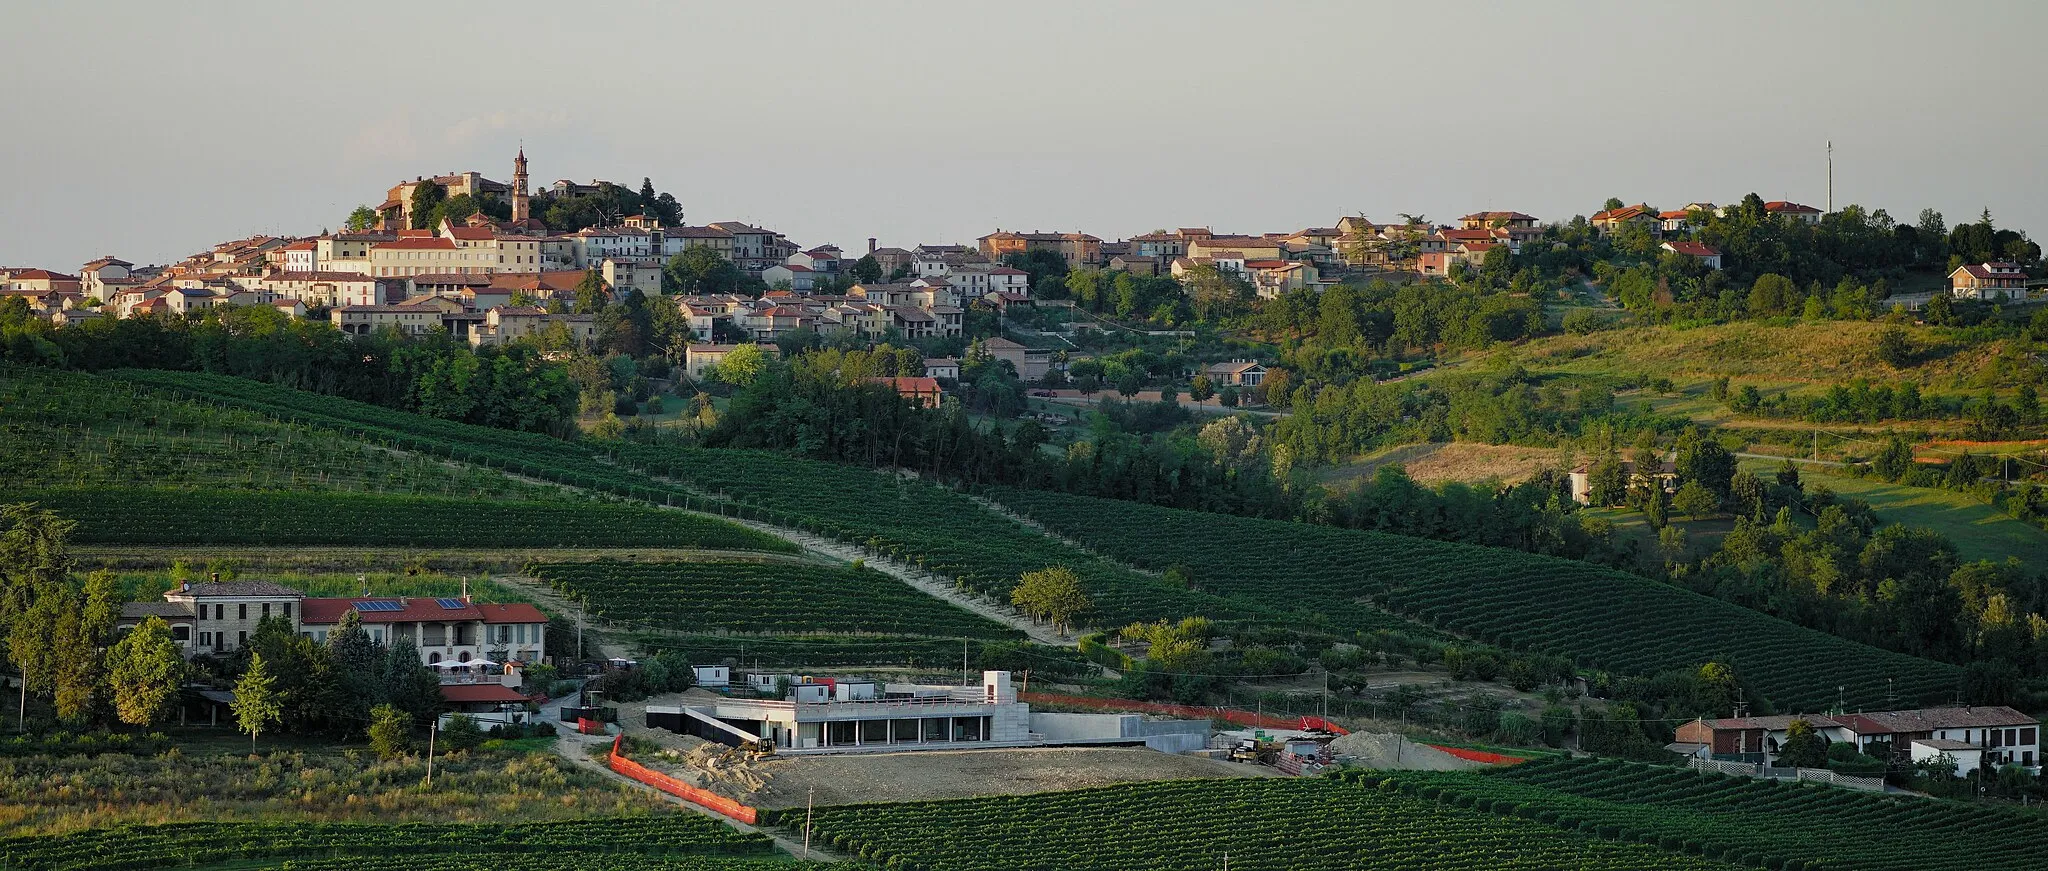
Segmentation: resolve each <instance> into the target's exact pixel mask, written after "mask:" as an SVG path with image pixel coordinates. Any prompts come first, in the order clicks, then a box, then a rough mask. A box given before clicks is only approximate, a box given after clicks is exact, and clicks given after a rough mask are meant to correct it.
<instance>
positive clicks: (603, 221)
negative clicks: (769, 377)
mask: <svg viewBox="0 0 2048 871" xmlns="http://www.w3.org/2000/svg"><path fill="white" fill-rule="evenodd" d="M1616 202H1618V201H1610V204H1609V205H1610V206H1613V207H1610V208H1603V209H1601V210H1600V211H1598V212H1595V213H1593V214H1592V216H1591V217H1590V218H1588V219H1586V222H1587V223H1588V224H1590V226H1591V228H1592V229H1593V230H1594V231H1596V232H1599V233H1602V234H1614V233H1637V232H1640V233H1646V234H1648V235H1649V236H1650V238H1651V239H1652V240H1654V242H1655V243H1656V244H1657V246H1658V247H1659V248H1660V249H1661V250H1662V251H1664V252H1668V253H1669V254H1671V255H1675V256H1683V257H1691V258H1695V259H1697V260H1698V261H1699V262H1700V263H1701V264H1702V265H1704V266H1705V267H1707V268H1709V269H1720V268H1722V266H1723V265H1724V264H1723V260H1724V255H1723V253H1722V252H1721V251H1720V250H1718V249H1716V248H1715V247H1713V246H1712V245H1709V244H1706V243H1705V242H1702V241H1700V240H1699V239H1698V238H1696V236H1697V231H1698V230H1699V229H1700V228H1701V226H1702V224H1703V223H1704V222H1705V219H1706V217H1707V216H1708V215H1717V216H1725V215H1726V214H1727V211H1728V210H1727V207H1723V206H1716V205H1715V204H1713V203H1709V202H1696V203H1687V204H1685V205H1684V206H1683V207H1682V208H1679V209H1671V210H1660V209H1656V208H1653V207H1651V206H1650V205H1648V204H1642V203H1639V204H1636V205H1633V206H1628V205H1620V206H1615V205H1614V204H1615V203H1616ZM1764 212H1765V213H1766V214H1768V215H1769V216H1772V217H1775V218H1778V219H1781V220H1787V221H1797V222H1801V223H1806V224H1817V223H1819V221H1820V220H1821V217H1822V212H1821V210H1820V209H1817V208H1814V207H1812V206H1807V205H1803V204H1800V203H1795V202H1788V201H1772V202H1768V203H1765V204H1764ZM1575 220H1577V219H1575ZM551 222H552V224H551ZM557 225H559V226H557ZM1545 232H1546V227H1545V225H1544V224H1543V222H1542V221H1541V220H1540V219H1538V218H1537V217H1536V216H1534V215H1530V214H1527V213H1525V212H1518V211H1493V210H1489V211H1478V212H1473V213H1471V214H1467V215H1464V216H1462V217H1460V218H1458V219H1457V221H1456V223H1455V224H1436V223H1432V222H1429V221H1427V220H1426V219H1423V218H1420V217H1411V216H1407V215H1403V216H1401V220H1398V221H1394V222H1388V223H1380V222H1376V221H1373V220H1372V219H1370V218H1367V217H1365V216H1363V215H1355V216H1345V217H1343V218H1340V219H1339V220H1337V221H1336V222H1335V223H1333V224H1331V225H1329V226H1315V227H1307V228H1303V229H1300V230H1295V231H1292V232H1272V233H1260V234H1256V235H1240V234H1231V233H1219V232H1216V231H1214V230H1211V229H1209V228H1207V227H1181V228H1177V229H1172V230H1157V231H1154V232H1150V233H1145V234H1141V235H1136V236H1132V237H1130V238H1128V239H1121V240H1116V241H1106V240H1104V239H1102V238H1101V237H1099V236H1095V235H1091V234H1089V233H1085V232H1080V231H1078V230H1052V231H1046V230H1037V229H1034V230H1029V231H1025V230H1013V229H998V230H996V231H995V232H992V233H989V234H988V235H985V236H982V237H981V238H979V239H977V240H976V242H975V244H973V245H962V244H921V245H917V246H914V247H911V248H907V249H906V248H897V247H883V246H880V245H878V244H877V240H876V239H873V238H870V239H868V240H867V246H866V250H865V251H864V252H855V253H851V254H849V253H848V252H846V251H843V250H842V249H840V248H839V247H838V246H836V245H832V244H820V245H815V246H811V247H805V246H802V245H799V244H797V243H795V242H793V241H791V240H790V239H789V237H787V236H785V235H784V234H782V233H780V232H777V231H775V230H772V229H769V228H766V227H759V226H755V225H752V224H748V223H745V222H740V221H713V222H710V223H706V224H701V225H692V224H688V223H685V222H683V221H682V206H681V204H680V203H678V202H677V201H676V200H675V199H674V198H673V197H671V196H669V195H667V194H656V193H655V192H654V191H653V189H652V184H651V182H643V183H642V185H641V187H640V188H639V190H637V191H635V190H632V189H629V188H627V187H626V186H624V185H620V184H615V183H612V182H607V181H601V180H599V181H592V182H590V183H588V184H583V183H578V182H573V181H570V180H567V179H562V180H558V181H556V182H554V183H553V184H552V185H549V186H546V187H542V188H535V187H534V186H533V185H532V183H531V181H530V179H529V176H528V165H527V157H526V152H525V149H524V148H521V149H520V150H519V151H518V153H517V154H516V156H514V158H513V160H512V175H511V180H510V181H509V182H500V181H495V180H493V179H491V178H488V177H486V176H485V175H484V174H483V173H481V172H477V171H468V172H454V173H448V174H444V175H436V176H419V177H416V178H414V179H412V180H410V181H403V182H400V183H398V184H395V185H392V186H391V187H390V188H388V189H387V190H385V192H384V197H383V199H382V200H381V201H380V202H378V203H377V204H376V205H375V206H367V205H366V206H364V207H361V208H359V209H357V211H356V214H354V215H352V216H351V219H350V222H349V226H348V227H347V228H344V229H343V230H341V231H339V232H322V233H321V234H320V235H317V236H307V237H283V236H263V235H259V236H251V237H249V238H246V239H236V240H232V241H228V242H222V243H220V244H218V245H215V246H213V247H212V248H210V249H208V250H205V251H201V252H199V253H196V254H193V255H191V256H189V257H186V258H185V259H183V260H180V261H178V262H176V263H172V264H168V265H163V266H138V265H136V264H134V263H131V262H129V261H126V260H122V259H120V258H118V257H114V256H111V255H109V256H106V257H101V258H98V259H95V260H93V261H91V262H89V263H86V264H84V265H82V266H80V267H79V268H78V269H77V271H76V272H75V273H65V272H59V271H56V270H51V269H46V268H33V267H23V268H7V267H0V297H6V296H18V297H22V298H23V299H25V300H26V301H27V303H28V305H29V308H30V310H31V311H32V312H34V313H36V314H37V315H39V316H42V317H46V318H48V319H49V320H51V321H52V322H53V323H55V324H57V325H59V326H66V325H71V324H77V323H83V322H86V321H91V320H94V319H99V318H132V317H143V316H151V315H177V316H184V315H189V314H192V313H194V312H199V311H203V310H206V309H211V308H218V307H223V306H257V307H270V308H273V309H275V310H277V311H278V312H280V313H282V314H284V315H286V316H289V317H294V318H318V319H321V320H325V321H328V322H330V323H332V324H333V325H334V326H335V327H337V328H338V329H340V330H341V331H342V332H344V333H348V334H350V335H369V334H373V333H377V332H380V331H385V330H393V331H397V332H399V333H405V334H416V335H417V334H427V333H431V332H434V331H436V330H443V331H446V332H447V333H448V334H450V335H452V336H454V337H456V338H457V339H460V340H463V341H466V342H469V343H470V344H472V345H477V346H482V345H490V344H499V343H505V342H511V341H517V340H519V339H522V338H525V337H529V336H536V335H541V334H548V335H552V336H564V335H566V336H567V337H569V339H570V340H572V341H575V342H580V343H589V342H591V341H594V340H595V337H596V334H597V328H596V323H595V319H594V317H593V316H592V315H591V314H589V313H587V312H584V313H579V312H578V311H577V310H576V308H577V306H576V302H577V297H578V294H579V291H584V292H587V291H588V288H589V286H590V285H591V283H592V281H593V279H594V281H595V282H596V286H597V288H598V289H599V290H600V291H601V292H602V293H605V294H608V295H609V296H610V297H611V298H614V299H617V298H622V297H624V296H625V295H627V294H631V293H633V292H636V291H637V292H639V293H641V294H644V295H646V296H647V297H649V298H656V297H661V298H663V299H664V300H665V302H667V303H669V304H673V305H676V306H677V307H678V308H679V310H680V311H681V312H682V314H683V315H684V316H685V317H686V318H687V319H688V321H689V322H690V324H691V328H692V333H693V334H694V337H695V338H696V339H697V340H698V341H700V342H703V343H707V344H709V343H714V342H723V343H726V344H727V345H730V344H731V343H734V342H740V341H743V340H751V341H752V342H755V343H771V342H774V341H775V340H776V339H777V338H779V337H781V336H784V335H787V334H789V333H791V332H793V331H797V330H812V331H815V332H818V333H821V334H839V333H850V334H853V335H854V336H856V337H861V338H870V337H879V336H883V335H885V334H888V335H900V336H903V337H908V338H919V337H929V336H957V335H961V334H962V333H963V331H964V325H965V318H966V315H967V313H968V311H969V310H970V309H973V308H975V307H977V306H980V307H986V308H989V309H992V310H994V311H996V312H1002V313H1007V312H1010V311H1012V310H1013V309H1015V308H1018V307H1027V308H1028V307H1034V306H1037V305H1038V304H1039V301H1038V300H1037V299H1036V298H1035V297H1034V295H1033V287H1032V283H1031V273H1030V272H1029V271H1028V269H1026V268H1019V267H1029V266H1031V265H1032V264H1034V263H1040V264H1042V263H1044V262H1045V261H1046V259H1047V258H1048V257H1056V258H1057V259H1058V261H1059V262H1061V263H1064V264H1065V265H1066V266H1068V267H1069V268H1075V269H1100V270H1107V271H1112V272H1119V273H1129V274H1132V275H1135V276H1143V277H1171V278H1175V279H1181V280H1188V279H1190V278H1192V277H1196V276H1198V275H1201V274H1209V273H1212V272H1213V273H1221V274H1226V275H1230V276H1234V277H1236V278H1238V279H1241V280H1243V281H1244V282H1246V283H1248V284H1249V285H1250V286H1251V287H1252V288H1254V289H1255V290H1256V291H1257V293H1258V294H1259V295H1260V296H1261V297H1266V298H1272V297H1277V296H1280V295H1281V294H1285V293H1288V292H1291V291H1298V290H1304V289H1320V288H1323V287H1326V286H1328V285H1330V284H1334V283H1336V281H1338V280H1340V279H1341V278H1343V277H1345V276H1349V275H1357V274H1359V273H1361V272H1374V271H1383V272H1384V271H1391V272H1408V273H1414V274H1418V275H1422V276H1442V277H1450V276H1454V275H1456V274H1458V273H1459V272H1460V271H1461V270H1476V269H1479V268H1481V267H1482V266H1483V265H1484V263H1485V261H1486V258H1487V257H1488V256H1489V255H1490V254H1492V252H1494V251H1496V250H1501V251H1506V252H1508V253H1510V254H1514V253H1520V252H1521V250H1522V248H1523V246H1524V245H1527V244H1529V243H1531V242H1533V241H1535V240H1538V239H1540V238H1541V237H1542V236H1543V234H1544V233H1545ZM697 252H702V253H697ZM685 255H687V257H686V259H688V258H696V261H698V262H708V263H713V264H719V266H718V268H720V269H729V270H731V272H730V273H729V274H730V275H732V276H735V277H736V281H726V282H724V283H723V284H722V286H721V287H720V288H718V289H719V290H723V291H729V292H701V291H702V288H697V287H682V286H678V282H676V281H675V280H674V276H673V275H671V274H669V271H668V270H667V269H665V267H666V266H667V265H668V264H669V263H671V262H672V261H673V260H674V259H675V258H677V257H679V256H685ZM709 255H716V256H715V257H711V256H709ZM727 264H729V266H727ZM1950 288H1951V292H1952V293H1953V294H1954V295H1955V296H1957V297H1959V298H1968V299H1986V300H1997V299H2007V298H2015V297H2023V296H2024V295H2025V292H2026V277H2025V275H2024V273H2023V272H2022V271H2021V270H2020V269H2019V267H2018V266H2016V265H2014V264H2011V263H1980V264H1967V265H1965V266H1962V267H1960V268H1958V269H1956V270H1954V271H1953V272H1952V274H1951V275H1950ZM665 289H667V290H674V291H677V292H674V293H670V294H667V295H665V296H664V295H663V292H664V290H665ZM748 290H751V292H742V291H748Z"/></svg>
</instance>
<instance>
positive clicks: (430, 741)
mask: <svg viewBox="0 0 2048 871" xmlns="http://www.w3.org/2000/svg"><path fill="white" fill-rule="evenodd" d="M440 735H441V715H439V714H435V715H434V725H432V726H430V727H428V729H427V786H428V787H429V788H432V787H433V785H434V739H435V738H437V737H440Z"/></svg>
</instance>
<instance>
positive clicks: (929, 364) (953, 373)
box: [924, 357, 960, 381]
mask: <svg viewBox="0 0 2048 871" xmlns="http://www.w3.org/2000/svg"><path fill="white" fill-rule="evenodd" d="M924 374H926V375H929V376H931V377H933V378H940V379H944V380H946V381H958V380H960V361H959V360H955V359H953V358H952V357H933V358H931V359H928V360H926V361H924Z"/></svg>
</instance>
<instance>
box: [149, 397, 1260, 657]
mask: <svg viewBox="0 0 2048 871" xmlns="http://www.w3.org/2000/svg"><path fill="white" fill-rule="evenodd" d="M116 376H117V377H118V378H120V379H123V380H127V381H130V382H133V383H136V384H142V385H148V386H151V387H155V388H160V389H163V390H168V391H174V392H176V393H179V394H181V395H186V396H191V397H195V398H198V399H201V400H204V401H209V402H217V403H222V404H226V405H231V406H235V407H239V408H243V409H248V410H252V411H256V412H260V413H262V414H267V415H272V416H275V417H278V418H281V419H284V420H290V421H295V422H298V423H301V424H305V425H310V426H318V427H323V428H329V429H334V430H338V431H341V432H345V433H349V434H351V435H354V436H357V437H360V438H364V439H368V440H371V441H376V442H383V443H388V444H390V445H392V446H394V447H399V448H404V449H406V450H412V451H419V452H422V453H428V454H432V455H435V456H442V457H448V458H450V459H454V460H459V461H462V462H466V463H471V464H474V465H479V466H486V467H489V468H494V469H502V470H505V471H508V472H512V473H514V474H518V475H521V476H525V477H532V478H539V479H542V480H546V481H552V482H556V483H560V484H567V485H570V486H574V487H581V488H586V489H590V490H595V491H598V492H603V493H610V494H613V495H617V496H624V497H627V498H633V499H643V500H647V501H652V502H656V503H661V504H667V505H676V506H682V507H688V508H693V509H698V510H704V511H711V512H718V513H725V514H731V515H733V516H738V517H744V518H749V519H754V520H761V521H765V522H769V523H775V524H779V525H783V526H792V527H800V528H803V529H807V530H811V531H814V532H817V533H819V534H822V535H827V536H831V537H834V538H838V539H840V540H842V541H847V542H850V543H855V544H859V545H861V546H864V547H868V548H871V549H872V550H874V551H875V552H878V553H883V554H887V555H889V556H893V557H896V558H899V559H903V560H906V561H908V562H912V563H916V564H918V565H921V566H925V567H927V568H929V569H931V570H933V571H937V572H943V573H945V574H947V575H950V576H953V577H956V578H959V579H961V580H962V581H963V582H964V583H966V584H967V585H968V586H969V587H971V588H974V589H977V590H982V591H987V592H991V593H994V594H996V595H998V596H1000V595H1002V594H1005V593H1007V592H1008V590H1009V589H1010V587H1011V586H1012V585H1013V584H1014V582H1015V580H1016V578H1017V576H1018V575H1021V574H1023V573H1024V572H1028V571H1036V570H1038V569H1042V568H1046V567H1047V566H1053V565H1066V566H1069V567H1071V568H1073V569H1074V571H1075V572H1076V573H1078V574H1080V575H1081V577H1082V580H1083V584H1084V586H1085V588H1086V590H1087V592H1088V594H1089V596H1090V597H1091V598H1092V599H1093V600H1094V602H1095V612H1094V613H1093V614H1091V615H1088V619H1089V621H1090V622H1093V623H1097V624H1100V625H1122V624H1124V623H1128V622H1132V621H1137V620H1155V619H1161V618H1179V617H1182V616H1187V615H1194V614H1199V615H1203V616H1207V617H1211V618H1213V619H1223V620H1228V619H1241V618H1249V617H1253V616H1268V617H1270V616H1271V615H1272V612H1270V611H1268V610H1267V609H1264V608H1262V607H1259V606H1254V605H1246V604H1243V603H1239V602H1234V601H1230V600H1226V599H1223V598H1220V597H1216V596H1211V595H1206V594H1203V593H1196V592H1190V591H1187V590H1182V589H1177V588H1175V587H1172V586H1170V585H1167V584H1163V583H1160V582H1159V581H1157V580H1156V579H1154V578H1151V577H1148V576H1146V575H1143V574H1140V573H1136V572H1132V571H1130V570H1128V569H1125V568H1123V567H1121V566H1118V565H1116V564H1114V563H1110V562H1106V561H1104V560H1100V559H1096V558H1094V557H1093V556H1091V555H1089V554H1087V553H1085V552H1082V551H1079V550H1076V549H1074V548H1071V547H1066V546H1064V545H1062V544H1060V543H1059V542H1055V541H1052V540H1049V539H1047V538H1046V537H1044V536H1042V535H1039V534H1037V533H1035V532H1033V531H1031V530H1030V529H1027V528H1025V527H1024V526H1023V525H1021V524H1018V523H1016V522H1014V521H1011V520H1009V519H1008V518H1005V517H1002V516H1001V515H999V514H996V513H994V512H991V511H989V510H988V509H987V508H985V507H983V506H982V505H979V504H977V503H976V502H974V501H973V500H972V499H969V498H967V497H965V496H963V495H960V494H957V493H954V492H952V491H950V490H947V489H945V488H943V487H937V486H934V485H931V484H926V483H921V482H917V481H911V480H904V479H901V478H898V477H897V476H894V475H886V474H881V473H877V472H871V471H864V470H860V469H852V468H847V467H844V466H837V465H832V464H829V463H817V462H809V461H804V460H796V459H791V458H789V457H786V456H780V455H774V454H768V453H759V452H750V451H706V450H685V449H676V448H660V447H646V446H636V445H625V446H611V447H609V448H608V450H610V451H611V453H610V454H608V455H600V453H599V450H598V449H597V448H596V447H595V446H593V445H590V444H587V443H580V442H567V441H562V440H560V439H554V438H550V437H548V436H545V435H540V434H537V433H526V432H515V431H512V430H502V429H492V428H489V427H480V426H471V425H469V424H462V423H454V422H451V421H445V420H439V419H436V418H430V417H423V416H420V415H415V414H408V413H406V412H401V411H394V410H391V409H388V408H382V407H379V406H375V405H369V404H366V403H360V402H352V401H349V400H345V399H337V398H334V397H330V396H320V395H317V394H311V393H304V392H301V391H296V390H291V389H289V388H284V387H278V386H276V385H271V384H264V383H261V382H256V381H249V380H245V379H240V378H230V377H224V376H217V375H205V374H199V373H192V372H161V371H153V370H124V371H121V372H118V373H116Z"/></svg>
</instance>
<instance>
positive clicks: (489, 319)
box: [469, 305, 597, 348]
mask: <svg viewBox="0 0 2048 871" xmlns="http://www.w3.org/2000/svg"><path fill="white" fill-rule="evenodd" d="M558 327H559V328H560V329H562V330H563V331H564V333H565V335H566V336H567V338H568V341H569V342H570V343H571V344H573V345H575V346H576V347H579V348H588V347H590V346H591V345H592V344H594V343H595V342H596V341H597V317H596V316H595V315H582V314H558V313H553V312H549V311H548V310H547V309H544V308H539V307H537V306H509V305H508V306H499V307H497V308H494V309H491V310H490V311H487V312H484V320H483V323H482V324H479V325H477V326H476V327H475V329H474V330H473V331H472V332H471V333H470V336H469V343H470V345H472V346H478V347H481V346H483V345H504V344H509V343H511V342H516V341H519V340H520V339H526V338H537V337H539V336H541V335H542V334H544V333H546V332H547V331H549V330H551V329H555V328H558Z"/></svg>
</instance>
